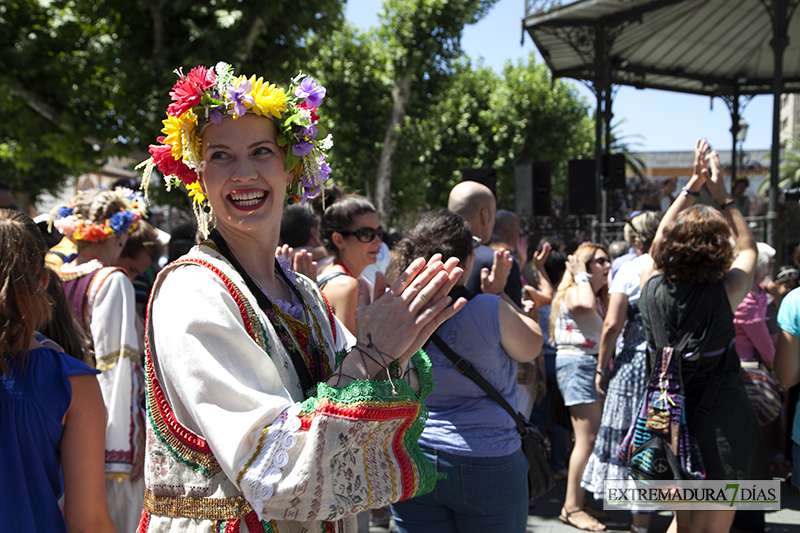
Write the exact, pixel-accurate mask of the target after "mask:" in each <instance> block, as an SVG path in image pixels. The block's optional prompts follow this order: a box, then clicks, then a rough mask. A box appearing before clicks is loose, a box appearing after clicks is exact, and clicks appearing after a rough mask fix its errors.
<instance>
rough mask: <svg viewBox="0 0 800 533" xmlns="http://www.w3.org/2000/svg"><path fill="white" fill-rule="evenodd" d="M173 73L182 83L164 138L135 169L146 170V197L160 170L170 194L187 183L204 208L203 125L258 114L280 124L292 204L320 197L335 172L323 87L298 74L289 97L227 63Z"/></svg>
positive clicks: (177, 85)
mask: <svg viewBox="0 0 800 533" xmlns="http://www.w3.org/2000/svg"><path fill="white" fill-rule="evenodd" d="M175 73H176V74H177V75H178V81H177V82H176V83H175V85H174V86H173V87H172V91H170V93H169V95H170V97H172V103H171V104H170V105H169V107H167V119H166V120H164V121H163V123H164V128H163V129H162V130H161V132H162V133H163V134H164V135H163V136H162V137H159V138H158V142H159V143H160V144H157V145H150V154H151V155H152V157H151V158H150V159H148V160H147V161H145V162H143V163H142V164H140V165H139V166H137V167H136V168H140V167H144V171H143V177H142V188H143V189H144V190H145V194H146V193H147V187H148V185H149V183H150V176H151V174H152V171H153V170H154V169H155V168H158V170H159V171H160V172H161V173H162V174H163V175H164V180H165V181H166V184H167V190H168V191H169V190H171V188H172V187H173V186H177V185H178V184H179V183H181V182H183V184H184V185H185V186H186V189H187V190H188V191H189V196H190V197H192V198H193V199H194V201H195V202H196V205H199V204H201V203H202V202H203V201H204V200H205V194H203V191H202V189H201V188H200V184H199V182H198V179H197V173H198V171H199V172H202V171H203V169H204V162H203V161H202V160H201V158H200V147H201V133H202V129H203V127H204V126H206V125H207V124H208V123H214V124H219V123H220V122H221V121H222V119H223V117H225V116H229V117H233V118H234V119H236V118H239V117H241V116H243V115H244V114H245V113H255V114H256V115H259V116H263V117H267V118H269V119H271V120H272V121H273V122H275V124H276V125H277V126H278V145H279V146H281V147H282V148H283V149H284V150H285V154H286V167H285V169H286V171H287V172H290V173H292V174H293V176H294V179H293V181H292V184H291V185H290V188H289V202H290V203H294V202H300V203H305V202H306V201H307V200H308V199H309V198H313V197H314V196H316V195H317V193H318V192H319V191H320V190H321V188H322V184H323V183H325V182H326V181H327V180H328V177H329V175H330V172H331V169H330V167H329V166H328V164H327V163H325V152H326V151H327V150H328V149H330V148H331V146H333V140H332V138H331V135H329V134H328V130H327V128H326V127H325V126H323V125H322V124H320V122H319V116H318V115H317V110H318V108H319V106H320V105H321V104H322V99H323V98H324V97H325V88H324V87H322V86H321V85H317V83H316V82H315V81H314V80H313V79H312V78H308V77H306V76H305V75H304V74H298V75H297V76H296V77H295V78H294V79H293V80H292V81H291V83H290V85H289V92H288V94H287V93H286V92H284V91H283V89H281V88H279V87H277V86H276V85H273V84H271V83H269V82H266V81H264V79H263V78H258V79H256V77H255V76H251V77H250V78H249V79H248V78H246V77H244V76H235V75H234V73H233V67H232V66H231V65H228V64H227V63H224V62H220V63H217V65H216V66H215V67H214V68H213V69H210V68H207V67H204V66H198V67H195V68H193V69H192V70H191V71H190V72H189V74H188V75H186V76H184V75H183V72H182V71H181V70H176V71H175ZM195 209H196V208H195Z"/></svg>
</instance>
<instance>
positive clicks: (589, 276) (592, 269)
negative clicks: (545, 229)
mask: <svg viewBox="0 0 800 533" xmlns="http://www.w3.org/2000/svg"><path fill="white" fill-rule="evenodd" d="M567 259H568V260H567V271H566V272H565V273H564V277H563V278H562V279H561V283H560V284H559V286H558V291H557V292H556V295H555V297H554V298H553V304H552V310H551V312H550V338H551V339H552V340H553V344H555V345H556V380H557V382H558V389H559V390H560V391H561V394H562V396H563V397H564V405H565V406H566V407H567V409H568V410H569V416H570V419H571V420H572V429H573V432H574V433H575V446H574V447H573V449H572V454H571V455H570V458H569V470H568V471H567V493H566V497H565V499H564V506H563V508H562V509H561V513H560V514H559V519H560V520H561V521H562V522H564V523H565V524H569V525H571V526H574V527H577V528H578V529H585V530H587V531H603V530H605V528H606V527H605V526H604V525H603V524H601V523H600V522H598V521H597V518H606V515H604V514H603V513H602V512H600V511H597V510H595V509H594V508H592V507H589V506H588V505H587V504H586V493H585V491H584V489H582V488H581V477H582V476H583V471H584V469H585V468H586V464H587V462H588V461H589V456H590V455H591V454H592V450H593V449H594V441H595V437H596V436H597V431H598V429H599V428H600V419H601V417H602V414H603V400H602V398H601V397H600V395H599V394H598V393H597V389H596V388H595V374H596V370H597V354H598V353H599V351H600V337H601V333H602V330H603V318H604V317H605V314H606V309H607V308H608V271H609V269H610V268H611V262H610V260H609V255H608V250H607V249H606V247H605V246H603V245H600V244H591V243H584V244H582V245H581V246H580V247H579V248H578V249H577V250H576V251H575V253H574V254H573V255H570V256H569V257H568V258H567Z"/></svg>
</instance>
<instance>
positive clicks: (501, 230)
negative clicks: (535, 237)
mask: <svg viewBox="0 0 800 533" xmlns="http://www.w3.org/2000/svg"><path fill="white" fill-rule="evenodd" d="M494 235H495V237H498V238H499V239H500V240H501V241H503V242H504V243H506V244H507V245H508V247H509V248H510V249H512V250H516V249H517V241H519V217H518V216H517V215H516V213H512V212H511V211H506V210H505V209H498V210H497V213H495V216H494ZM523 259H524V258H523Z"/></svg>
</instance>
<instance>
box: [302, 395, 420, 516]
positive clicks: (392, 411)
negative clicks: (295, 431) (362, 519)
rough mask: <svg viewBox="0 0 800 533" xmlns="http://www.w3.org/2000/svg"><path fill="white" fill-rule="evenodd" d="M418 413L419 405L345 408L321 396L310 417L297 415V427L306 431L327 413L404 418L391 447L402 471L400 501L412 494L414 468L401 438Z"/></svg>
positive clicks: (378, 417)
mask: <svg viewBox="0 0 800 533" xmlns="http://www.w3.org/2000/svg"><path fill="white" fill-rule="evenodd" d="M418 413H419V406H418V405H400V406H397V407H365V406H355V407H348V406H346V405H341V404H337V403H333V402H331V401H330V400H328V399H327V398H326V399H323V400H321V401H320V402H319V403H318V404H317V407H316V408H315V409H314V412H313V413H311V416H308V415H306V416H303V417H301V418H300V429H301V430H304V431H308V430H309V428H310V427H311V422H312V421H313V418H314V417H316V416H320V415H327V416H331V417H335V418H344V419H348V420H390V419H398V418H399V419H403V422H402V423H401V424H400V427H398V428H397V431H396V432H395V435H394V438H393V439H392V450H393V451H394V454H395V457H396V458H397V462H398V465H399V467H400V473H401V479H402V481H401V483H402V488H403V492H402V497H401V498H400V500H401V501H404V500H407V499H408V498H410V497H411V496H413V494H414V469H413V468H412V466H411V462H410V461H409V460H408V457H406V451H405V446H404V443H403V439H404V437H405V434H406V431H408V428H409V427H411V424H412V423H413V422H414V420H415V419H416V417H417V414H418Z"/></svg>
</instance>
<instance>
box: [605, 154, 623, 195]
mask: <svg viewBox="0 0 800 533" xmlns="http://www.w3.org/2000/svg"><path fill="white" fill-rule="evenodd" d="M603 176H605V178H606V181H605V188H606V189H624V188H625V187H626V185H625V154H622V153H617V154H606V155H604V156H603Z"/></svg>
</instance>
